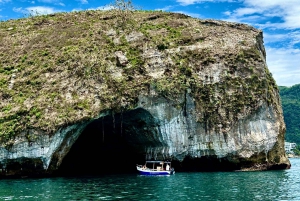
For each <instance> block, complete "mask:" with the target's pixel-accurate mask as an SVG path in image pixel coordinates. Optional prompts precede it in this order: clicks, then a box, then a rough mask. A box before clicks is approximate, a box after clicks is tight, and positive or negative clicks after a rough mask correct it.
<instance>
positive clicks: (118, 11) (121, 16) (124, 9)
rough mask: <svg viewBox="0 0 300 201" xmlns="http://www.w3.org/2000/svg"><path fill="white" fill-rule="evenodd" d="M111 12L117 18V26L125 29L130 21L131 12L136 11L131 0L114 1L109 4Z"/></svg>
mask: <svg viewBox="0 0 300 201" xmlns="http://www.w3.org/2000/svg"><path fill="white" fill-rule="evenodd" d="M110 7H111V8H112V10H111V12H112V13H113V14H114V15H115V16H116V18H117V25H118V26H120V27H122V28H125V27H126V25H127V24H128V22H130V21H131V20H132V14H133V11H135V10H137V9H136V7H135V6H134V5H133V3H132V1H131V0H128V1H126V0H115V1H114V2H112V3H111V4H110Z"/></svg>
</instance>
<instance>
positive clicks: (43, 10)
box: [13, 6, 61, 16]
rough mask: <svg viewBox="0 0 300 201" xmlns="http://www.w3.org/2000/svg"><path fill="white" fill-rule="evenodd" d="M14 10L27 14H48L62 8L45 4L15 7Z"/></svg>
mask: <svg viewBox="0 0 300 201" xmlns="http://www.w3.org/2000/svg"><path fill="white" fill-rule="evenodd" d="M13 11H14V12H16V13H23V14H25V15H27V14H30V15H33V16H34V15H46V14H51V13H57V12H61V11H60V10H56V9H54V8H51V7H45V6H32V7H27V8H22V7H20V8H15V7H14V8H13Z"/></svg>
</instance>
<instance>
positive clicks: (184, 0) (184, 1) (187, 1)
mask: <svg viewBox="0 0 300 201" xmlns="http://www.w3.org/2000/svg"><path fill="white" fill-rule="evenodd" d="M238 1H240V0H176V2H178V3H180V5H182V6H188V5H192V4H196V3H203V2H212V3H217V2H229V3H232V2H238Z"/></svg>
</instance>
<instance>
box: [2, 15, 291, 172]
mask: <svg viewBox="0 0 300 201" xmlns="http://www.w3.org/2000/svg"><path fill="white" fill-rule="evenodd" d="M121 17H122V16H121ZM121 17H120V16H118V15H117V14H115V13H113V12H105V11H85V12H72V13H60V14H53V15H44V16H37V17H30V18H26V19H19V20H10V21H6V22H0V50H1V51H0V85H1V89H0V98H1V103H0V107H1V110H0V142H1V146H0V171H1V173H0V174H1V175H2V176H37V175H42V176H43V175H56V174H90V173H91V174H92V173H95V174H98V173H100V172H102V173H103V172H104V173H105V172H122V171H132V170H134V168H135V164H136V163H143V162H144V161H145V160H148V159H149V160H150V159H151V160H170V161H172V162H173V164H174V166H175V168H176V170H183V171H218V170H229V171H232V170H242V171H243V170H268V169H285V168H289V167H290V163H289V161H288V159H287V157H286V155H285V151H284V134H285V124H284V121H283V115H282V108H281V103H280V98H279V94H278V88H277V85H276V83H275V81H274V79H273V78H272V75H271V73H270V72H269V71H268V68H267V64H266V53H265V49H264V45H263V35H262V32H261V31H260V30H257V29H255V28H253V27H250V26H248V25H244V24H237V23H229V22H222V21H216V20H199V19H194V18H191V17H188V16H185V15H182V14H174V13H165V12H152V11H139V12H134V13H133V14H132V15H129V16H126V17H127V18H126V21H124V20H123V18H121Z"/></svg>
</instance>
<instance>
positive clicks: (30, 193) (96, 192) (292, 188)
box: [0, 159, 300, 201]
mask: <svg viewBox="0 0 300 201" xmlns="http://www.w3.org/2000/svg"><path fill="white" fill-rule="evenodd" d="M291 163H292V168H291V169H290V170H282V171H265V172H211V173H176V174H175V175H173V176H139V175H135V174H129V175H107V176H101V177H80V178H47V179H17V180H0V200H147V201H150V200H151V201H154V200H155V201H156V200H157V201H158V200H160V201H162V200H174V201H181V200H184V201H186V200H208V201H209V200H213V201H216V200H222V201H224V200H264V201H265V200H300V171H299V170H300V159H291Z"/></svg>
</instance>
